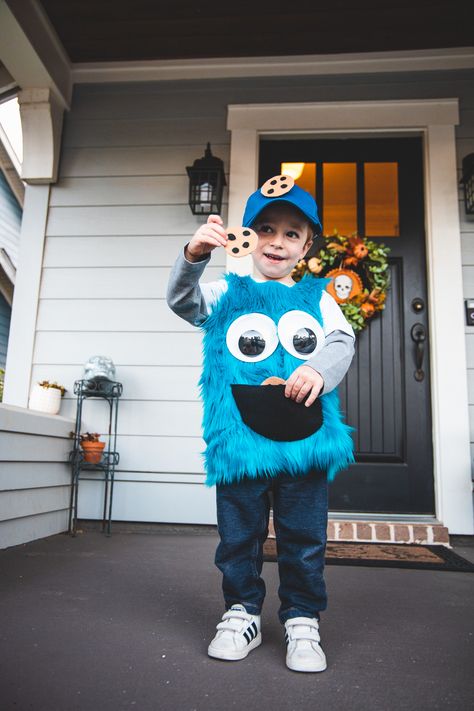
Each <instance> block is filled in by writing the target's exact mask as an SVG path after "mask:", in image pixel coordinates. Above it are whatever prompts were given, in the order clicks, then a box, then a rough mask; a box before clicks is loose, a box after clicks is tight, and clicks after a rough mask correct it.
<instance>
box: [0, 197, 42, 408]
mask: <svg viewBox="0 0 474 711" xmlns="http://www.w3.org/2000/svg"><path fill="white" fill-rule="evenodd" d="M49 192H50V186H49V185H27V187H26V190H25V204H24V210H23V220H22V223H21V233H20V253H19V255H18V269H17V273H16V283H15V290H14V294H13V305H12V314H11V322H10V335H9V340H8V351H7V362H6V366H5V389H4V393H3V402H4V403H5V404H6V405H16V406H17V407H28V395H29V390H30V379H31V370H32V367H33V349H34V343H35V335H36V313H37V310H38V300H39V290H40V282H41V268H42V264H43V250H44V241H45V234H46V222H47V218H48V204H49Z"/></svg>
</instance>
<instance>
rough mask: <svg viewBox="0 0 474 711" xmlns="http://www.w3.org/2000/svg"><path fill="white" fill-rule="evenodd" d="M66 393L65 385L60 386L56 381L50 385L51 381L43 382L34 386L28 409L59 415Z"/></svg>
mask: <svg viewBox="0 0 474 711" xmlns="http://www.w3.org/2000/svg"><path fill="white" fill-rule="evenodd" d="M65 392H67V391H66V388H65V387H64V386H63V385H58V384H57V383H56V381H55V382H54V383H50V382H49V380H42V381H41V382H40V383H35V385H34V386H33V389H32V391H31V395H30V401H29V404H28V407H29V408H30V410H39V411H40V412H47V413H48V414H49V415H57V414H58V412H59V409H60V407H61V398H62V397H63V395H64V393H65Z"/></svg>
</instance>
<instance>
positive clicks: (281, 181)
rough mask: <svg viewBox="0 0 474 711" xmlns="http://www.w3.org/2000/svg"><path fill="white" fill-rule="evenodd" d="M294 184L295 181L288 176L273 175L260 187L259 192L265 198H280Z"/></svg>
mask: <svg viewBox="0 0 474 711" xmlns="http://www.w3.org/2000/svg"><path fill="white" fill-rule="evenodd" d="M294 184H295V181H294V180H293V178H292V177H290V176H289V175H274V176H273V178H269V180H267V182H266V183H264V184H263V185H262V187H261V188H260V192H261V193H262V195H264V196H265V197H280V196H281V195H285V193H288V192H289V191H290V190H291V188H292V187H293V185H294Z"/></svg>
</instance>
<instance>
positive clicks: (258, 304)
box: [200, 273, 355, 486]
mask: <svg viewBox="0 0 474 711" xmlns="http://www.w3.org/2000/svg"><path fill="white" fill-rule="evenodd" d="M225 278H226V280H227V283H228V289H227V291H226V292H225V293H224V294H223V295H222V296H221V297H220V299H219V301H218V302H217V304H216V305H215V306H214V308H213V310H212V312H211V314H210V315H209V316H208V318H207V319H206V320H205V321H204V322H203V324H202V325H201V329H202V330H203V332H204V341H203V343H204V366H203V372H202V376H201V379H200V388H201V395H202V399H203V403H204V419H203V430H204V435H203V436H204V440H205V442H206V445H207V448H206V451H205V453H204V457H205V463H206V471H207V477H206V484H207V485H208V486H213V485H214V484H228V483H232V482H237V481H240V480H241V479H243V478H246V477H247V478H252V479H254V478H257V477H272V476H275V475H277V474H279V473H281V472H286V473H287V474H290V475H293V476H298V475H304V474H307V473H308V471H309V470H311V469H320V470H323V471H327V475H328V479H329V481H332V480H333V479H334V477H335V476H336V474H337V473H338V471H340V470H342V469H345V468H346V467H347V466H348V465H349V464H351V463H352V462H354V461H355V460H354V451H353V450H354V445H353V442H352V438H351V436H350V432H351V431H353V430H354V428H353V427H349V426H348V425H346V424H344V422H343V419H342V414H341V412H340V406H339V396H338V392H337V388H336V389H334V390H332V391H331V392H329V393H327V394H323V395H321V396H319V397H318V398H317V399H316V402H315V403H314V405H316V404H317V406H318V408H320V412H322V425H321V426H319V429H317V431H314V433H313V434H310V435H309V436H305V437H304V438H302V439H294V440H293V441H278V440H277V439H276V438H269V437H267V436H263V435H262V434H259V433H258V432H256V431H255V430H254V429H252V428H251V427H249V426H248V425H247V424H245V423H244V421H243V419H242V415H241V410H240V409H239V407H238V405H237V402H236V399H235V398H234V394H233V390H232V386H233V385H236V384H240V385H248V386H249V385H250V386H261V383H262V382H263V381H264V380H265V379H266V378H268V377H271V376H278V377H280V378H282V379H283V380H287V379H288V378H289V376H290V375H291V374H292V372H293V371H294V370H295V369H296V368H297V367H298V366H300V365H304V363H305V360H304V359H302V358H301V357H297V356H296V355H294V354H293V353H292V352H290V351H291V350H292V347H291V343H292V340H291V338H292V336H291V334H290V340H287V339H283V341H284V344H285V345H283V344H282V333H281V328H280V325H281V324H282V323H283V322H285V321H289V322H290V326H291V323H292V321H294V319H292V316H295V318H296V320H297V319H298V318H300V319H301V316H303V321H304V316H305V314H308V315H309V319H311V318H312V319H316V321H317V322H318V324H319V326H321V327H322V325H323V321H322V317H321V311H320V308H319V301H320V298H321V294H322V292H323V290H324V289H325V287H326V284H327V282H328V281H329V279H323V278H319V279H318V278H314V277H313V276H309V275H308V276H306V277H304V278H303V279H302V280H301V281H299V282H297V283H296V284H294V285H293V286H291V287H289V286H287V285H285V284H281V283H279V282H273V281H264V282H256V281H254V280H253V279H252V278H251V277H250V276H244V277H241V276H238V275H237V274H233V273H230V274H227V275H226V277H225ZM290 312H293V313H290ZM301 312H304V313H303V314H301ZM244 314H249V315H250V314H254V315H256V321H257V323H258V321H259V319H260V322H261V321H262V316H261V315H262V314H263V315H264V316H265V317H266V318H267V319H268V322H269V321H270V320H271V321H272V322H273V323H272V324H271V325H272V326H273V324H274V332H275V334H276V335H275V338H276V339H277V340H274V343H273V348H274V350H272V349H271V348H270V349H269V354H268V357H266V356H265V352H264V353H262V355H261V359H259V360H256V359H255V360H252V359H251V358H247V360H243V359H241V357H240V355H239V353H237V357H236V356H235V355H233V353H232V352H231V350H229V338H228V332H229V333H231V331H229V329H233V330H234V331H235V328H236V326H238V325H239V324H236V326H234V322H235V321H236V319H238V318H239V317H241V316H243V315H244ZM285 314H287V315H288V318H287V317H285V319H283V320H281V319H282V317H283V316H284V315H285ZM251 319H252V317H251V316H249V323H250V324H251ZM268 322H267V323H268ZM301 325H302V326H303V325H304V324H303V323H302V324H301ZM297 327H298V324H297ZM250 328H252V326H251V325H250ZM255 330H256V331H258V327H256V329H255ZM290 330H291V329H290ZM313 330H316V329H314V328H313ZM320 330H321V333H322V329H320ZM237 331H238V329H237ZM252 332H253V331H252ZM234 335H235V334H234ZM234 340H235V338H234ZM236 342H237V345H238V343H239V341H238V333H237V341H236ZM275 343H276V347H275ZM234 350H235V349H234ZM293 350H294V349H293ZM275 387H277V386H273V385H265V386H261V387H260V392H261V390H262V388H264V389H267V388H275ZM280 387H281V388H282V389H283V386H280ZM251 390H252V389H251ZM256 392H257V391H256ZM257 396H258V392H257ZM285 400H288V401H289V399H288V398H286V399H285ZM318 401H319V402H318ZM291 404H292V406H293V407H298V408H303V410H302V411H301V413H302V415H303V416H304V414H303V413H304V411H305V410H308V411H309V410H311V409H312V408H313V407H314V405H312V406H311V407H309V408H305V405H304V403H294V401H291ZM287 425H288V427H289V426H290V425H291V422H288V423H287Z"/></svg>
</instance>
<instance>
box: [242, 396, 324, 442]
mask: <svg viewBox="0 0 474 711" xmlns="http://www.w3.org/2000/svg"><path fill="white" fill-rule="evenodd" d="M231 388H232V394H233V396H234V400H235V403H236V405H237V407H238V408H239V412H240V415H241V417H242V420H243V422H244V423H245V424H246V425H247V427H250V429H252V430H253V431H254V432H257V434H260V435H262V436H263V437H267V439H272V440H275V441H276V442H295V441H297V440H300V439H305V438H306V437H309V436H310V435H312V434H314V433H315V432H317V431H318V430H319V428H320V427H322V424H323V413H322V407H321V400H320V399H319V398H316V400H315V401H314V402H313V404H312V405H310V407H305V404H304V402H299V403H298V402H296V401H295V400H292V399H291V398H289V397H285V386H284V385H231Z"/></svg>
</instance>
